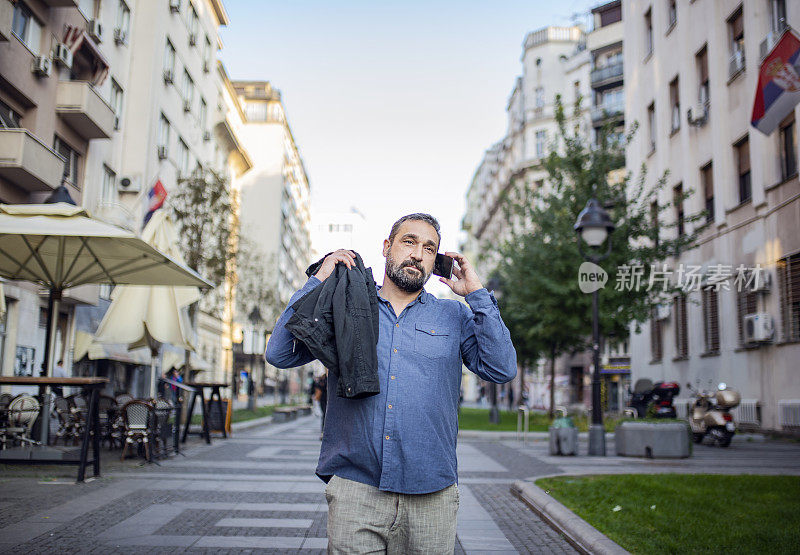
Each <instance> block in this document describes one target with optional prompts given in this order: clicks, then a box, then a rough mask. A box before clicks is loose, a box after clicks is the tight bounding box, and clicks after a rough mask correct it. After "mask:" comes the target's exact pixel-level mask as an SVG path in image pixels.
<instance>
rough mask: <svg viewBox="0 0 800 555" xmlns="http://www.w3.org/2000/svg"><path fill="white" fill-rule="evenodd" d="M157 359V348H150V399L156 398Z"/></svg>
mask: <svg viewBox="0 0 800 555" xmlns="http://www.w3.org/2000/svg"><path fill="white" fill-rule="evenodd" d="M157 358H158V347H154V346H152V345H151V346H150V398H151V399H155V398H156V384H157V382H158V377H157V376H156V359H157Z"/></svg>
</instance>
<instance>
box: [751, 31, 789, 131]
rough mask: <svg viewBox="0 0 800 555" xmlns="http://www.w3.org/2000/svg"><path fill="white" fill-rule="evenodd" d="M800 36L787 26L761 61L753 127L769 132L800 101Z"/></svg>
mask: <svg viewBox="0 0 800 555" xmlns="http://www.w3.org/2000/svg"><path fill="white" fill-rule="evenodd" d="M798 74H800V39H798V38H797V35H795V34H794V32H792V31H790V30H789V29H787V30H786V31H784V33H783V36H782V37H781V38H780V40H778V42H777V44H776V45H775V46H774V47H773V49H772V50H771V51H770V53H769V54H768V55H767V57H766V58H764V61H763V62H761V69H760V70H759V74H758V88H757V89H756V101H755V104H754V105H753V117H752V119H751V121H750V123H752V125H753V127H755V128H756V129H758V130H759V131H761V132H762V133H764V134H765V135H769V134H770V133H772V132H773V131H775V129H777V127H778V125H779V124H780V122H781V121H782V120H783V118H785V117H786V116H788V115H789V113H790V112H791V111H792V110H793V109H794V107H795V106H797V104H798V103H800V75H798Z"/></svg>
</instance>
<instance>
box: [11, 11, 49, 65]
mask: <svg viewBox="0 0 800 555" xmlns="http://www.w3.org/2000/svg"><path fill="white" fill-rule="evenodd" d="M11 31H12V32H13V33H14V34H15V35H17V38H19V40H21V41H22V42H23V44H25V46H27V47H28V48H29V49H30V50H31V51H32V52H33V53H34V54H36V55H37V56H38V55H39V45H40V43H41V41H42V25H41V24H40V23H39V22H38V21H37V20H36V18H35V17H33V14H32V13H31V11H30V10H29V9H28V6H26V5H25V4H23V3H22V2H17V3H16V4H15V5H14V16H13V19H12V21H11Z"/></svg>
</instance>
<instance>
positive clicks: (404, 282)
mask: <svg viewBox="0 0 800 555" xmlns="http://www.w3.org/2000/svg"><path fill="white" fill-rule="evenodd" d="M406 267H411V268H416V269H417V270H419V273H418V274H411V273H408V272H407V271H405V270H404V269H403V268H406ZM386 276H387V277H388V278H389V279H390V280H392V282H393V283H394V284H395V285H396V286H397V288H398V289H400V290H401V291H405V292H406V293H416V292H417V291H419V290H420V289H422V286H423V285H425V282H426V281H428V278H430V277H431V275H430V274H429V273H427V272H426V271H425V269H424V268H423V267H422V263H420V262H417V261H414V260H406V261H405V262H403V263H402V264H399V265H398V264H396V263H395V261H394V259H393V258H392V256H391V255H389V254H387V255H386Z"/></svg>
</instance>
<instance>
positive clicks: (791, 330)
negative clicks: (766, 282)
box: [778, 253, 800, 341]
mask: <svg viewBox="0 0 800 555" xmlns="http://www.w3.org/2000/svg"><path fill="white" fill-rule="evenodd" d="M778 286H779V288H780V303H781V304H780V308H781V327H782V332H783V333H782V335H783V341H800V253H798V254H795V255H792V256H789V257H786V258H783V259H781V260H779V261H778Z"/></svg>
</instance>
